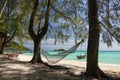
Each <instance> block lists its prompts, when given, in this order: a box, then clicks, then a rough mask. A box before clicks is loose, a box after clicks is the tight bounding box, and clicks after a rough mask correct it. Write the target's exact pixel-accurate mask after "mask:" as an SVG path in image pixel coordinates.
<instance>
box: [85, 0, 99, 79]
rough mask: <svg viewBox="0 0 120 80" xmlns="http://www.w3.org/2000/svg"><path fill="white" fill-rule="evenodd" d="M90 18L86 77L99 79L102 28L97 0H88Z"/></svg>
mask: <svg viewBox="0 0 120 80" xmlns="http://www.w3.org/2000/svg"><path fill="white" fill-rule="evenodd" d="M88 8H89V11H88V18H89V38H88V49H87V69H86V76H87V77H89V76H93V77H96V78H98V77H99V72H98V49H99V33H100V26H99V24H98V7H97V0H88Z"/></svg>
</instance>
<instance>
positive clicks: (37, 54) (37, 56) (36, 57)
mask: <svg viewBox="0 0 120 80" xmlns="http://www.w3.org/2000/svg"><path fill="white" fill-rule="evenodd" d="M40 43H41V41H38V39H36V40H35V41H34V54H33V58H32V60H31V63H33V64H34V63H36V62H40V63H43V61H42V59H41V55H40Z"/></svg>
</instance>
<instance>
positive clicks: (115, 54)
mask: <svg viewBox="0 0 120 80" xmlns="http://www.w3.org/2000/svg"><path fill="white" fill-rule="evenodd" d="M23 53H24V55H28V56H32V55H33V51H27V52H25V51H23ZM48 53H50V54H57V53H58V52H56V51H48ZM84 54H86V51H76V52H74V53H72V54H69V55H68V56H66V57H65V58H64V59H66V60H77V61H86V58H84V59H77V57H76V56H77V55H84ZM99 63H107V64H120V51H99Z"/></svg>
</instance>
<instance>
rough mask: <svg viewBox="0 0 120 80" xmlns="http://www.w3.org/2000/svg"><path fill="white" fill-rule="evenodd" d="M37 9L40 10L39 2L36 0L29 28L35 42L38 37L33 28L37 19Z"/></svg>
mask: <svg viewBox="0 0 120 80" xmlns="http://www.w3.org/2000/svg"><path fill="white" fill-rule="evenodd" d="M37 8H38V0H35V4H34V7H33V10H32V13H31V18H30V22H29V28H28V32H29V34H30V37H31V38H32V39H33V40H34V39H35V37H36V34H35V32H34V31H33V26H34V19H35V14H36V12H37Z"/></svg>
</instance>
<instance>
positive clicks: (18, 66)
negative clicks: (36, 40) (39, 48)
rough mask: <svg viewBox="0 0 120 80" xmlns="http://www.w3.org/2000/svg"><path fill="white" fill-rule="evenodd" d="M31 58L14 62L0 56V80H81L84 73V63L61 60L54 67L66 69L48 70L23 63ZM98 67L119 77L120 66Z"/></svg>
mask: <svg viewBox="0 0 120 80" xmlns="http://www.w3.org/2000/svg"><path fill="white" fill-rule="evenodd" d="M31 58H32V57H31V56H25V55H22V54H21V55H19V56H18V57H17V60H14V59H10V58H8V57H5V56H2V55H0V80H81V77H79V75H80V74H81V72H85V65H86V63H85V62H81V61H80V62H77V61H70V60H62V61H60V62H59V63H57V64H56V65H62V66H66V67H67V68H65V67H61V68H60V67H59V68H58V67H56V68H50V67H48V66H45V65H43V64H35V65H31V64H30V63H28V62H25V61H29V60H31ZM15 59H16V58H15ZM43 60H45V59H44V58H43ZM21 61H22V62H21ZM23 61H24V62H23ZM45 61H46V60H45ZM100 67H101V69H102V70H104V72H106V73H107V74H109V75H112V76H113V77H120V65H112V64H100ZM70 73H72V74H70ZM73 74H74V75H73ZM82 80H83V79H82Z"/></svg>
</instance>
